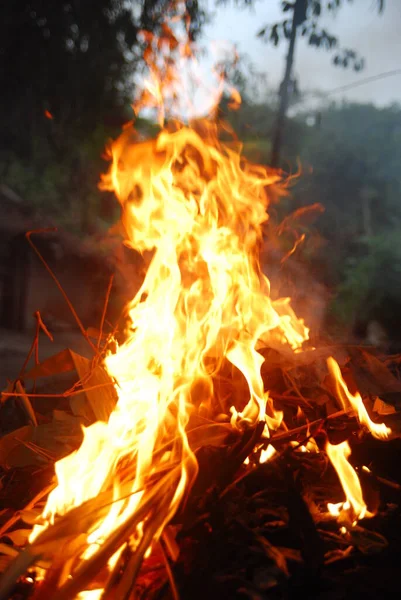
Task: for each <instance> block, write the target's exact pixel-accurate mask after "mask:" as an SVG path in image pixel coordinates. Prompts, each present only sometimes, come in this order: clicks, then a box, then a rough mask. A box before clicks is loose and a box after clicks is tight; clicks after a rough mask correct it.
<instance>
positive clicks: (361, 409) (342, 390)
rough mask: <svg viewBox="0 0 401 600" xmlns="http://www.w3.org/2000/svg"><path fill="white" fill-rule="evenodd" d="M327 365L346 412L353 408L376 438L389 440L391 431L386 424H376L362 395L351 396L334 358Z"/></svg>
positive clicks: (329, 359)
mask: <svg viewBox="0 0 401 600" xmlns="http://www.w3.org/2000/svg"><path fill="white" fill-rule="evenodd" d="M327 365H328V368H329V371H330V373H331V374H332V376H333V377H334V380H335V385H336V391H337V395H338V398H339V400H340V402H341V404H342V407H343V408H344V410H347V409H348V408H349V407H352V408H353V409H354V410H355V412H356V413H357V415H358V419H359V421H360V422H361V423H362V425H365V426H366V427H367V428H368V429H369V431H370V432H371V434H372V435H373V436H374V437H376V438H378V439H387V438H388V436H389V435H390V434H391V429H390V428H389V427H387V426H386V425H385V424H384V423H374V422H373V421H372V420H371V418H370V417H369V415H368V411H367V410H366V407H365V405H364V403H363V400H362V398H361V395H360V393H359V392H356V393H355V394H351V392H350V391H349V390H348V387H347V384H346V383H345V381H344V379H343V376H342V374H341V370H340V367H339V366H338V363H337V362H336V361H335V360H334V358H332V357H331V356H330V358H328V359H327Z"/></svg>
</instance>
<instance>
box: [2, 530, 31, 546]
mask: <svg viewBox="0 0 401 600" xmlns="http://www.w3.org/2000/svg"><path fill="white" fill-rule="evenodd" d="M30 535H31V529H14V531H10V532H8V533H7V534H6V536H7V537H8V538H9V539H10V540H11V541H12V543H13V544H14V545H15V546H24V545H25V544H26V543H27V541H28V538H29V536H30Z"/></svg>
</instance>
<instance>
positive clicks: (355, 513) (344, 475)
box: [326, 441, 373, 524]
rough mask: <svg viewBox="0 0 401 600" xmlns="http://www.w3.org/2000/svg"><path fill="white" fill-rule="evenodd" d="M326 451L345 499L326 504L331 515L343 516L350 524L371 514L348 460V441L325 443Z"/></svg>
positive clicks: (356, 476) (349, 452)
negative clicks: (333, 443)
mask: <svg viewBox="0 0 401 600" xmlns="http://www.w3.org/2000/svg"><path fill="white" fill-rule="evenodd" d="M326 453H327V456H328V457H329V459H330V462H331V464H332V465H333V467H334V468H335V470H336V471H337V475H338V478H339V480H340V483H341V485H342V488H343V490H344V493H345V497H346V501H345V502H340V503H338V504H330V503H329V504H328V505H327V508H328V510H329V512H330V514H332V515H333V516H336V517H344V518H346V520H351V522H352V524H355V523H356V520H358V519H363V518H365V517H371V516H373V515H372V514H371V513H369V512H368V510H367V507H366V504H365V501H364V499H363V495H362V488H361V484H360V482H359V479H358V475H357V474H356V472H355V470H354V468H353V467H352V465H351V464H350V463H349V462H348V458H349V457H350V455H351V448H350V447H349V444H348V442H346V441H345V442H342V443H341V444H337V445H332V444H330V443H329V442H327V444H326Z"/></svg>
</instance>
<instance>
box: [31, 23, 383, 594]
mask: <svg viewBox="0 0 401 600" xmlns="http://www.w3.org/2000/svg"><path fill="white" fill-rule="evenodd" d="M175 22H176V21H174V20H171V22H170V25H166V27H164V28H162V34H161V37H160V36H159V38H157V37H155V36H153V35H152V34H149V33H148V32H143V36H144V39H145V41H146V49H145V60H146V62H147V63H148V65H149V68H150V77H149V79H148V80H147V82H146V83H145V87H144V91H143V93H142V94H141V95H140V96H139V98H138V99H137V101H136V103H135V104H134V107H135V109H136V110H138V109H139V106H147V107H156V108H157V110H158V118H159V123H160V125H161V126H163V128H162V130H161V132H160V134H159V135H158V136H157V138H156V139H154V140H150V141H138V136H137V134H136V132H135V129H134V126H133V124H132V123H131V124H128V125H127V126H126V127H125V128H124V131H123V133H122V134H121V136H120V137H119V138H118V139H117V140H116V141H115V142H113V143H112V144H111V146H110V148H109V155H110V160H111V166H110V169H109V171H108V173H107V174H105V175H104V176H103V177H102V182H101V187H102V189H104V190H111V191H113V192H114V193H115V195H116V197H117V199H118V201H119V202H120V204H121V207H122V224H123V226H124V230H125V233H126V244H127V245H129V246H131V247H132V248H134V249H135V250H137V251H138V252H140V253H145V252H147V253H149V254H150V255H151V261H150V264H149V267H148V270H147V273H146V276H145V279H144V281H143V283H142V285H141V287H140V289H139V291H138V292H137V294H136V295H135V297H134V298H133V299H132V301H131V302H130V303H129V306H128V315H129V316H128V325H127V337H126V340H125V342H124V343H123V344H122V345H121V346H119V347H118V348H117V350H116V351H115V353H114V354H109V355H108V356H107V357H106V358H105V360H104V366H105V367H106V369H107V371H108V373H109V374H110V376H111V378H112V380H113V381H114V382H115V387H116V391H117V394H118V402H117V405H116V407H115V409H114V411H113V412H112V414H111V415H110V417H109V419H108V420H107V422H106V421H99V422H96V423H94V424H93V425H91V426H89V427H86V428H84V439H83V442H82V445H81V447H80V448H79V449H78V450H77V451H76V452H73V453H72V454H70V455H69V456H67V457H65V458H63V459H62V460H60V461H58V462H57V464H56V475H57V480H58V486H57V487H56V488H55V489H54V490H53V491H52V492H51V493H50V495H49V497H48V500H47V503H46V507H45V509H44V511H43V514H42V519H41V524H37V525H35V527H34V529H33V532H32V534H31V537H30V541H31V542H33V541H35V540H36V541H37V542H38V543H39V542H40V539H43V535H44V534H45V533H46V530H47V528H48V527H49V526H50V525H51V524H53V523H54V522H55V521H56V519H57V518H60V517H62V516H63V515H68V514H69V513H70V511H71V510H72V509H74V508H76V507H81V506H83V505H84V504H85V503H90V501H91V500H96V499H97V498H98V497H100V496H102V497H103V496H105V495H106V496H107V504H106V506H104V505H102V511H100V512H99V511H96V510H95V511H93V514H91V516H90V518H89V517H88V523H89V525H88V524H87V525H86V529H85V531H84V533H82V534H81V536H79V539H78V540H76V541H75V542H74V543H71V544H70V545H68V544H67V545H66V547H65V548H63V551H64V550H65V553H66V557H65V559H66V563H67V564H69V565H74V566H73V567H72V566H71V569H70V573H69V574H68V569H67V568H66V569H65V570H64V575H63V577H64V580H63V581H61V579H60V581H59V582H58V583H59V585H62V584H63V583H64V581H65V580H66V579H68V577H70V578H71V579H73V575H74V569H78V568H79V567H80V565H82V563H83V562H84V561H89V560H91V558H93V557H94V556H95V557H96V555H97V553H99V552H101V548H102V546H103V545H104V544H106V543H107V541H108V540H110V539H114V538H113V536H115V535H117V533H118V532H119V531H124V532H125V531H127V532H128V533H127V536H126V537H125V538H124V540H123V541H122V542H121V543H120V545H118V544H117V546H113V548H112V552H111V553H110V558H109V562H108V565H109V569H110V571H111V570H112V569H113V568H115V567H116V566H118V561H119V560H120V557H121V553H122V551H123V549H124V548H125V547H127V546H129V548H130V549H131V550H132V551H133V552H135V551H137V552H138V553H139V552H140V553H141V556H142V557H146V556H148V555H149V553H150V552H151V549H152V544H153V543H154V542H155V541H157V540H158V539H159V538H160V536H161V535H162V533H163V531H164V528H165V526H166V525H167V524H168V523H169V521H170V520H171V519H172V517H173V516H174V515H175V514H176V513H177V511H178V510H179V508H180V506H181V505H182V503H183V502H185V499H186V497H187V495H188V493H189V490H190V488H191V485H192V483H193V481H194V478H195V477H196V474H197V468H198V466H197V460H196V454H195V450H196V449H194V448H191V444H190V441H189V437H188V429H189V425H190V421H191V418H193V417H196V415H200V414H202V415H203V416H207V418H208V420H209V421H210V422H212V423H213V422H214V421H215V420H216V419H217V417H218V416H221V414H222V411H223V413H224V415H225V417H226V420H227V421H230V422H231V425H232V427H233V428H234V429H238V430H239V429H242V428H244V427H249V426H255V425H256V424H257V423H258V422H263V423H264V430H263V437H264V439H266V438H267V439H268V438H269V437H270V433H271V431H272V430H276V429H278V427H280V425H281V424H282V419H283V413H282V412H281V411H278V410H276V409H275V407H274V405H273V401H272V399H271V398H270V396H269V393H268V391H267V390H265V388H264V383H263V381H262V377H261V366H262V363H263V361H264V358H263V356H262V355H261V354H260V353H259V351H258V350H259V349H260V348H261V347H266V346H270V347H278V346H286V347H288V348H290V349H292V350H293V351H294V352H299V351H301V350H302V345H303V343H304V342H305V341H306V340H307V339H308V334H309V331H308V328H307V327H306V326H305V324H304V322H303V320H302V319H299V318H298V317H297V316H296V315H295V313H294V311H293V310H292V308H291V305H290V299H289V298H281V299H278V300H274V301H273V300H272V299H271V297H270V283H269V280H268V278H267V277H266V276H265V275H264V274H263V273H262V272H261V269H260V266H259V257H258V251H259V247H260V245H261V241H262V226H263V225H264V223H265V222H266V221H267V219H268V213H267V210H268V208H269V204H270V198H271V196H272V194H271V190H272V189H274V186H277V185H279V182H280V178H279V176H278V175H277V173H275V172H272V171H271V170H270V169H269V168H267V167H264V166H261V165H254V164H251V163H249V162H248V161H246V160H245V159H244V158H243V157H242V155H241V145H240V144H236V145H234V144H232V143H231V144H227V143H223V142H222V141H221V139H220V136H219V129H218V126H217V124H216V122H215V121H214V120H213V119H203V120H198V121H196V122H192V123H191V124H190V125H184V124H183V123H180V122H178V121H170V122H169V123H168V124H167V125H164V123H165V120H166V116H167V115H168V112H169V108H170V103H171V102H173V101H174V100H175V99H176V96H177V89H179V83H180V78H179V72H177V71H176V70H174V69H173V66H172V61H171V59H169V60H168V57H169V54H171V53H173V52H174V51H177V52H179V56H180V58H181V59H182V60H184V59H188V58H191V57H192V53H191V48H190V46H189V45H188V43H187V42H185V44H184V45H182V44H181V45H180V44H179V43H178V41H177V38H176V35H175V33H174V23H175ZM185 24H186V28H187V30H188V23H187V21H186V20H185ZM177 86H178V87H177ZM221 90H222V87H221V86H219V88H218V91H217V93H216V96H215V97H214V98H217V99H218V98H219V97H220V95H221ZM231 95H232V100H233V102H235V103H236V104H238V103H239V102H240V98H239V96H238V94H237V93H234V92H233V93H232V94H231ZM166 99H167V100H166ZM294 250H295V248H294ZM227 362H229V363H231V365H232V367H234V370H237V371H239V372H240V373H242V376H243V378H244V379H245V381H246V383H247V389H248V392H247V394H248V395H247V397H246V398H245V399H244V402H243V403H242V404H241V405H236V404H232V401H230V400H229V401H228V403H227V404H226V405H225V406H222V405H221V402H220V401H217V399H216V397H217V393H216V389H215V386H216V380H218V377H219V371H220V369H221V367H222V366H223V365H224V364H225V363H227ZM329 369H330V371H331V373H332V374H333V375H334V376H335V377H336V382H337V383H336V385H337V393H338V396H339V398H340V401H341V402H342V403H343V405H344V406H345V405H348V404H351V406H352V407H354V408H355V410H357V412H358V416H359V419H360V421H361V422H362V423H365V424H368V426H369V428H370V430H371V431H372V433H374V435H377V436H379V437H384V435H385V434H386V432H387V428H384V426H382V425H376V424H374V423H372V422H371V421H370V419H369V417H368V415H367V412H366V409H365V407H364V405H363V403H362V399H361V398H360V396H359V395H355V396H353V395H351V394H350V393H349V391H348V389H347V387H346V385H345V383H344V381H343V379H342V376H341V372H340V369H339V367H338V365H337V363H335V361H334V359H330V360H329ZM301 414H302V413H300V412H299V415H301ZM385 429H386V430H385ZM308 435H309V434H308ZM259 449H261V446H259V448H258V449H257V450H259ZM300 451H301V452H317V451H319V449H318V447H317V444H316V442H315V440H314V439H312V438H311V439H309V440H308V441H307V442H306V445H305V446H301V447H300ZM326 451H327V454H328V456H329V458H330V460H331V462H332V463H333V465H334V466H335V468H336V470H337V472H338V475H339V478H340V481H341V484H342V486H343V488H344V491H345V494H346V502H344V503H342V504H341V506H340V507H338V508H337V509H334V508H332V510H333V512H334V513H335V514H338V515H341V514H345V513H346V514H347V515H349V516H351V518H352V520H353V521H354V520H355V519H357V518H362V517H363V516H366V515H367V514H368V513H367V511H366V505H365V504H364V502H363V498H362V492H361V488H360V484H359V481H358V478H357V475H356V473H355V471H354V470H353V469H352V467H351V465H350V464H349V463H348V461H347V458H348V456H349V454H350V449H349V446H348V444H347V443H346V442H344V443H343V444H339V445H338V446H332V445H330V444H327V447H326ZM275 453H276V450H275V449H274V447H273V446H272V445H268V446H267V448H266V449H262V450H261V452H260V459H259V462H260V463H264V462H266V461H268V460H270V459H271V458H272V457H273V456H274V455H275ZM245 464H249V458H248V459H246V460H245ZM93 506H95V504H93ZM74 544H75V545H74ZM77 547H78V551H77ZM68 560H69V562H68ZM101 593H102V590H99V589H96V590H92V591H90V590H87V591H82V592H81V594H80V596H79V597H80V598H97V597H99V595H101Z"/></svg>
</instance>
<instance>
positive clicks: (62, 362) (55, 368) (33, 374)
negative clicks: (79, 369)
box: [24, 348, 87, 379]
mask: <svg viewBox="0 0 401 600" xmlns="http://www.w3.org/2000/svg"><path fill="white" fill-rule="evenodd" d="M85 360H87V359H85ZM74 369H75V363H74V360H73V358H72V351H71V350H69V349H68V348H66V349H65V350H62V351H61V352H58V353H57V354H55V355H54V356H51V357H50V358H48V359H46V360H45V361H43V362H42V363H40V365H35V366H34V367H33V368H32V369H30V371H28V372H27V373H25V374H24V379H39V378H40V377H49V376H50V375H59V374H60V373H68V372H69V371H73V370H74Z"/></svg>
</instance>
